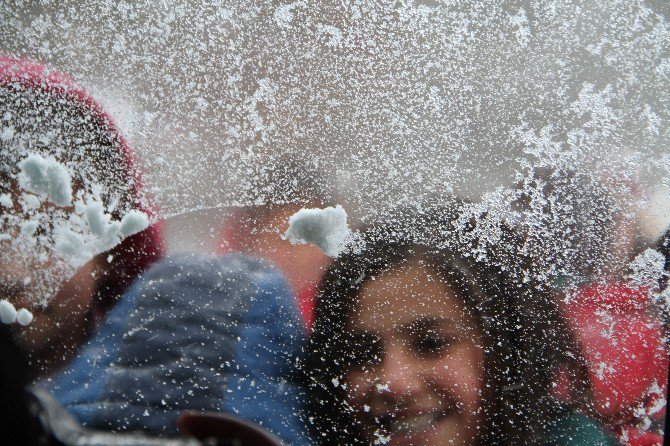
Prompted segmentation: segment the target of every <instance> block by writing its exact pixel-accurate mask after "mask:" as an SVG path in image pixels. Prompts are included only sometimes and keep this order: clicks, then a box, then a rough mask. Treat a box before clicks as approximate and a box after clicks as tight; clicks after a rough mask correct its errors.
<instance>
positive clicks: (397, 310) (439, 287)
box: [350, 262, 465, 332]
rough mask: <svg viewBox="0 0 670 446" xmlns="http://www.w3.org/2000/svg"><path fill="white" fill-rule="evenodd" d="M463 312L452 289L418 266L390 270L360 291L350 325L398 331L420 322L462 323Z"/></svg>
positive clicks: (370, 329)
mask: <svg viewBox="0 0 670 446" xmlns="http://www.w3.org/2000/svg"><path fill="white" fill-rule="evenodd" d="M464 314H465V308H464V305H463V303H462V302H461V301H460V299H459V298H458V297H457V296H456V294H455V292H454V291H453V289H452V288H451V287H450V286H449V285H448V284H446V283H445V282H444V281H442V280H441V279H440V278H439V276H438V275H437V274H436V273H435V272H434V271H433V270H432V269H431V268H430V267H428V266H426V265H425V264H422V263H420V262H412V263H408V264H406V265H402V266H398V267H396V268H392V269H391V270H390V271H387V272H385V273H384V274H381V275H379V276H376V277H374V278H371V279H369V280H368V281H367V282H366V283H365V284H364V285H363V286H362V288H361V290H360V292H359V293H358V295H357V298H356V303H355V305H354V308H353V311H352V314H351V319H350V325H351V327H352V328H354V329H357V330H364V331H375V332H385V331H397V330H398V329H399V328H401V327H407V326H412V324H414V323H415V322H416V321H419V320H435V321H444V320H452V321H462V320H463V317H464Z"/></svg>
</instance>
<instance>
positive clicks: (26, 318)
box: [16, 308, 33, 327]
mask: <svg viewBox="0 0 670 446" xmlns="http://www.w3.org/2000/svg"><path fill="white" fill-rule="evenodd" d="M32 321H33V314H32V313H31V312H30V311H28V310H26V309H25V308H21V309H20V310H19V311H18V312H17V313H16V322H18V323H19V324H20V325H23V326H24V327H25V326H26V325H28V324H30V323H31V322H32Z"/></svg>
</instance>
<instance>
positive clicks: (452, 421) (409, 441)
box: [372, 416, 476, 446]
mask: <svg viewBox="0 0 670 446" xmlns="http://www.w3.org/2000/svg"><path fill="white" fill-rule="evenodd" d="M473 423H474V421H473ZM468 424H469V423H467V420H464V419H463V418H461V417H458V416H449V417H446V418H443V419H442V420H440V421H439V422H438V423H437V424H436V425H435V426H434V427H432V428H430V429H426V430H423V431H420V432H413V433H411V434H391V435H383V434H378V433H377V435H375V438H374V441H373V442H372V444H373V445H386V446H441V445H449V446H458V445H472V444H476V441H475V437H476V429H474V426H469V425H468Z"/></svg>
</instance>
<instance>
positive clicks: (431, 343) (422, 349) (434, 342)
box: [412, 333, 454, 356]
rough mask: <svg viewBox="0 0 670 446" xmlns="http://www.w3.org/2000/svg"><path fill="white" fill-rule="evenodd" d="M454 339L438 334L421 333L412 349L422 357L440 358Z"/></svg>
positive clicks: (414, 341) (413, 342)
mask: <svg viewBox="0 0 670 446" xmlns="http://www.w3.org/2000/svg"><path fill="white" fill-rule="evenodd" d="M453 343H454V339H453V338H451V337H447V336H441V335H438V334H436V333H421V334H418V336H416V337H415V338H414V339H413V340H412V348H413V349H414V351H415V352H416V353H417V354H419V355H420V356H439V355H441V354H442V353H444V352H445V350H446V349H448V348H449V347H450V346H451V345H453Z"/></svg>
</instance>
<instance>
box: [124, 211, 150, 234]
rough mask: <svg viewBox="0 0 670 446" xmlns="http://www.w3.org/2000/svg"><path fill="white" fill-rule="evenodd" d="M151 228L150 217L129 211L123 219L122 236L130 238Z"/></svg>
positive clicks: (140, 212) (139, 212)
mask: <svg viewBox="0 0 670 446" xmlns="http://www.w3.org/2000/svg"><path fill="white" fill-rule="evenodd" d="M148 226H149V216H148V215H147V214H145V213H144V212H142V211H138V210H132V211H129V212H128V213H127V214H126V215H124V216H123V218H122V219H121V227H120V228H119V229H120V231H121V235H123V236H124V237H129V236H131V235H133V234H137V233H138V232H140V231H143V230H145V229H146V228H147V227H148Z"/></svg>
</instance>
